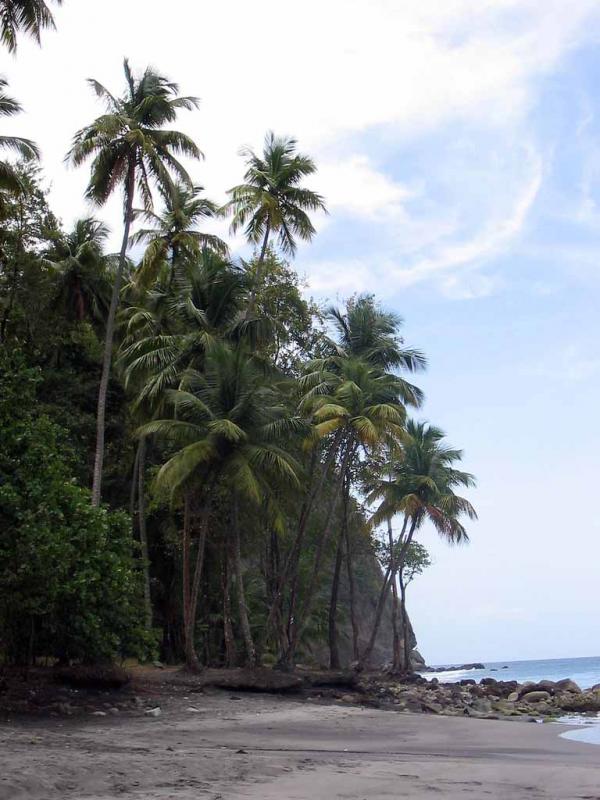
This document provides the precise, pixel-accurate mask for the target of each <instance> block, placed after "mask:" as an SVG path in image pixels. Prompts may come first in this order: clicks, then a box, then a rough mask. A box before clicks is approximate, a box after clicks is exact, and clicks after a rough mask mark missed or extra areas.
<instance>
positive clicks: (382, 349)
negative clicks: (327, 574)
mask: <svg viewBox="0 0 600 800" xmlns="http://www.w3.org/2000/svg"><path fill="white" fill-rule="evenodd" d="M327 316H328V318H329V320H330V321H331V322H332V323H333V326H334V329H335V330H336V332H337V337H336V338H332V337H329V336H325V337H323V340H322V349H323V352H324V355H323V357H322V358H320V359H314V360H313V361H312V362H310V363H309V364H308V365H307V368H306V374H305V375H304V376H303V378H302V381H301V388H302V391H303V392H304V393H305V395H304V398H303V401H302V408H303V410H304V411H305V412H306V413H311V414H312V413H313V412H318V414H319V415H320V416H321V419H317V418H315V422H317V423H318V424H317V425H316V427H315V434H316V439H317V440H325V439H331V442H330V445H329V447H328V449H327V451H326V455H325V458H324V459H323V462H322V464H321V465H320V469H317V470H316V471H315V473H316V474H315V480H313V482H312V486H311V489H310V491H309V493H308V495H307V497H306V499H305V501H304V504H303V506H302V509H301V511H300V515H299V520H298V528H297V531H296V536H295V540H294V543H293V545H292V548H291V550H290V553H289V554H288V558H287V561H286V564H285V566H284V569H283V571H282V573H281V576H280V579H279V589H278V592H277V594H276V601H275V602H274V603H273V605H272V608H271V613H270V615H269V620H268V623H267V629H268V628H269V623H272V622H273V620H274V619H275V618H276V615H277V614H278V612H279V606H280V605H281V603H282V601H283V589H284V587H286V586H289V587H290V603H289V606H290V609H289V614H288V619H289V620H291V619H292V617H294V616H295V606H296V599H297V590H298V579H299V569H298V567H299V559H300V553H301V551H302V547H303V542H304V536H305V532H306V529H307V525H308V520H309V517H310V514H311V511H312V509H313V508H314V507H315V505H316V503H317V501H318V499H319V497H320V496H321V493H322V492H323V490H324V487H325V485H326V484H327V480H328V474H329V472H330V470H331V469H332V467H333V465H334V464H335V462H336V459H337V457H338V454H339V453H340V452H342V451H343V450H344V449H346V451H347V456H348V457H347V459H346V462H345V463H346V466H345V468H344V469H345V470H346V473H347V474H344V470H341V471H339V477H340V481H341V483H344V482H345V485H346V489H347V491H348V492H350V488H351V483H352V481H351V478H350V470H351V467H352V461H353V458H354V457H355V454H356V452H357V450H358V448H360V447H362V448H363V449H364V447H365V446H367V447H368V446H370V444H369V443H368V441H367V439H368V437H369V431H370V433H371V434H372V435H373V434H374V432H375V439H377V437H378V435H379V432H381V431H382V430H383V427H385V426H381V425H380V424H379V423H378V424H376V425H374V426H373V427H370V425H369V422H370V420H369V419H368V417H369V415H370V414H371V412H372V411H373V412H374V413H377V412H376V410H375V407H376V405H377V404H375V406H374V408H373V409H370V408H369V407H368V404H367V402H366V398H367V396H368V392H367V393H364V392H363V389H366V383H367V382H368V381H371V382H372V386H371V387H370V389H369V390H368V391H371V390H372V389H373V388H374V387H375V383H374V382H375V380H378V381H379V383H380V386H379V388H381V387H382V386H383V385H384V384H385V383H386V382H387V384H388V387H389V388H390V391H389V393H388V394H387V396H386V398H385V401H386V402H387V401H390V402H391V403H392V404H395V413H398V414H399V417H398V419H399V420H400V427H401V420H403V419H404V406H405V405H410V406H416V407H418V406H419V405H420V404H421V402H422V400H423V394H422V392H421V391H420V389H418V388H417V387H416V386H414V385H413V384H411V383H409V382H408V381H406V380H405V379H404V378H402V377H400V376H392V375H390V373H389V372H386V370H388V369H391V368H396V369H401V370H404V371H409V372H415V371H419V370H422V369H424V368H425V364H426V361H425V357H424V356H423V354H422V353H421V352H420V351H418V350H414V349H409V348H405V347H404V343H403V341H402V339H401V338H400V336H399V328H400V325H401V323H402V321H401V319H400V318H399V317H398V316H397V315H395V314H390V313H388V312H385V311H383V310H382V309H381V308H380V307H379V306H378V305H377V304H376V303H375V301H374V299H373V298H372V297H371V296H369V295H364V296H360V297H358V298H353V299H351V300H350V301H349V302H348V303H347V305H346V309H345V311H344V312H342V311H339V310H338V309H335V308H330V309H329V311H328V312H327ZM356 379H358V381H359V383H358V384H357V383H356ZM353 392H356V394H357V396H356V397H354V398H352V397H351V395H352V393H353ZM336 394H337V395H338V396H337V397H336V396H334V395H336ZM327 398H328V399H327ZM338 401H341V405H342V408H341V409H340V408H338V409H337V410H335V406H336V405H338ZM382 401H383V396H382V395H381V393H380V394H379V399H378V401H377V402H378V403H381V402H382ZM361 402H362V411H365V410H366V409H368V413H367V415H366V422H365V415H364V414H363V413H362V411H360V410H358V409H359V408H360V405H361ZM345 403H348V406H347V407H346V408H344V407H343V406H344V404H345ZM353 403H355V406H354V409H352V405H353ZM330 412H333V414H334V416H335V414H336V413H337V414H340V415H341V416H340V417H339V419H337V420H335V419H334V416H332V417H331V418H329V417H328V416H327V418H326V415H328V414H329V413H330ZM361 425H363V431H362V432H360V434H357V432H356V430H355V431H352V429H353V427H354V426H361ZM396 434H398V430H396ZM350 440H352V442H353V444H352V443H351V441H350ZM371 444H372V442H371ZM340 485H341V484H340ZM336 499H337V493H334V496H333V498H332V500H333V501H334V502H335V500H336ZM344 508H345V509H347V508H348V503H347V502H344ZM333 510H334V507H333V505H332V506H331V511H328V513H327V514H326V524H325V526H324V528H325V531H327V529H328V525H329V519H330V516H331V514H332V513H333ZM346 523H347V521H346V520H344V521H343V527H344V528H347V524H346ZM342 535H344V538H346V550H347V552H346V559H347V569H348V573H349V580H350V584H351V585H353V575H352V569H353V566H352V554H351V550H350V547H349V546H348V544H349V538H348V537H347V536H345V534H343V532H342V534H340V536H342ZM320 555H321V551H318V558H320ZM319 563H320V562H319ZM313 575H314V573H313ZM334 577H335V574H334ZM309 596H310V595H309ZM310 602H312V600H311V601H310ZM336 603H337V598H336V597H335V596H333V595H332V603H331V607H330V615H332V616H334V613H335V612H334V610H333V611H332V607H333V609H334V608H335V605H336ZM352 624H353V630H354V631H356V630H357V623H356V620H355V619H353V620H352ZM288 627H289V626H288ZM334 627H335V625H334V622H333V620H332V621H331V628H332V630H333V628H334ZM334 637H335V632H333V636H332V638H334ZM292 638H293V637H292ZM334 660H335V659H334ZM286 666H291V664H290V663H289V658H288V660H287V664H286Z"/></svg>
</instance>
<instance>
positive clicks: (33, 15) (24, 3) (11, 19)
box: [0, 0, 62, 53]
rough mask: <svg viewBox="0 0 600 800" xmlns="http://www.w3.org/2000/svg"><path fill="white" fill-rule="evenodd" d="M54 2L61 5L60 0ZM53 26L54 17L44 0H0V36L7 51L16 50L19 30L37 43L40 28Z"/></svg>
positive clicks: (12, 51)
mask: <svg viewBox="0 0 600 800" xmlns="http://www.w3.org/2000/svg"><path fill="white" fill-rule="evenodd" d="M54 2H55V3H56V5H57V6H60V5H62V0H54ZM54 27H55V25H54V17H53V16H52V12H51V11H50V9H49V8H48V4H47V3H45V2H44V0H0V38H1V39H2V43H3V44H4V45H5V46H6V47H7V48H8V50H9V52H11V53H14V52H15V51H16V49H17V34H18V33H20V32H21V31H23V33H26V34H28V35H29V36H32V37H33V38H34V39H35V40H36V41H37V42H38V44H39V42H40V35H41V32H42V30H43V29H44V28H52V29H53V28H54Z"/></svg>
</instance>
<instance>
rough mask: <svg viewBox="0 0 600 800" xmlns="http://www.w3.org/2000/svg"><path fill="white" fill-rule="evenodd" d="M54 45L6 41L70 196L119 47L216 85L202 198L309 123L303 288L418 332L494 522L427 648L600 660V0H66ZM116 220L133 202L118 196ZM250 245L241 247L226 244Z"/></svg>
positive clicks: (469, 553)
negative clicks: (313, 205)
mask: <svg viewBox="0 0 600 800" xmlns="http://www.w3.org/2000/svg"><path fill="white" fill-rule="evenodd" d="M55 16H56V22H57V28H58V30H57V32H56V33H48V34H45V35H44V40H43V48H42V49H39V48H37V47H36V46H35V45H34V44H33V43H27V42H22V43H21V44H20V46H19V53H18V55H17V57H16V58H12V57H9V56H8V55H7V54H6V53H2V59H3V62H4V63H3V64H2V65H1V66H0V72H2V73H3V74H5V75H6V77H7V78H8V80H9V84H10V88H11V92H12V94H14V95H15V96H16V97H18V98H19V100H20V101H21V102H22V103H23V105H24V106H25V109H26V113H24V114H22V115H21V116H19V117H18V118H15V119H14V120H11V121H9V122H8V123H6V122H4V123H3V125H4V128H5V132H6V133H14V134H16V133H19V134H21V135H26V136H29V137H31V138H34V139H35V140H36V141H37V142H38V143H39V144H40V146H41V148H42V151H43V164H44V169H45V174H46V177H47V179H48V182H49V184H50V186H51V202H52V205H53V208H54V209H55V210H56V212H57V213H58V214H59V216H60V217H61V218H62V220H63V221H64V223H65V224H66V225H69V224H70V223H71V222H72V221H73V220H74V219H75V218H77V217H80V216H82V215H86V214H88V213H90V209H89V207H87V206H86V204H85V202H84V201H83V200H82V195H83V189H84V187H85V183H86V177H87V176H86V170H85V169H80V170H72V169H67V168H66V167H65V166H64V164H63V158H64V155H65V152H66V150H67V149H68V146H69V143H70V140H71V138H72V136H73V134H74V132H75V131H76V130H77V129H78V128H80V127H81V126H83V125H85V124H86V123H87V122H89V121H90V120H91V119H93V117H94V116H96V115H98V113H99V112H100V110H101V107H100V106H99V105H98V102H97V100H96V98H95V97H94V95H93V93H92V92H91V91H90V89H89V87H88V86H87V85H86V83H85V79H86V78H87V77H94V78H97V79H98V80H100V81H101V82H102V83H104V84H105V85H106V86H107V87H109V88H110V89H111V90H112V91H113V92H115V93H119V92H120V91H121V87H122V86H123V77H122V58H123V57H124V56H128V57H129V59H130V61H131V64H132V66H133V67H134V69H141V68H143V67H145V66H146V65H147V64H152V65H153V66H155V67H157V68H158V69H160V70H161V71H162V72H164V73H166V74H167V75H169V76H170V77H171V78H173V79H174V80H176V81H178V82H179V84H180V87H181V92H182V93H185V94H193V95H198V96H199V97H200V99H201V105H200V109H199V110H198V111H195V112H193V113H183V114H182V115H181V117H180V119H179V120H178V124H177V126H178V127H179V128H180V129H181V130H184V131H185V132H187V133H189V134H190V135H192V136H193V137H194V139H195V140H196V141H197V142H198V144H199V145H200V147H201V149H202V150H203V152H204V154H205V160H204V161H203V162H201V163H198V164H192V165H190V170H191V172H192V174H193V177H194V179H195V180H196V181H197V182H199V183H200V184H202V185H203V186H205V187H206V190H207V194H208V196H210V197H212V198H214V199H215V200H217V201H223V200H224V199H225V191H226V189H227V188H229V187H230V186H232V185H234V184H235V183H237V182H239V181H240V179H241V175H242V167H243V164H242V161H241V159H240V157H239V155H238V150H239V147H240V146H241V145H250V146H252V147H260V145H261V142H262V139H263V136H264V133H265V131H267V130H268V129H273V130H274V131H275V132H277V133H280V134H289V135H294V136H295V137H297V139H298V141H299V147H300V149H301V150H302V151H303V152H307V153H309V154H310V155H311V156H313V157H314V159H315V160H316V162H317V164H318V167H319V170H318V173H317V174H316V175H315V176H314V177H313V178H312V179H311V181H310V188H314V189H315V190H317V191H320V192H321V193H322V194H323V195H324V196H325V198H326V201H327V205H328V208H329V212H330V213H329V215H328V216H327V217H325V216H321V217H319V218H318V219H316V220H315V223H316V226H317V229H318V235H317V236H316V238H315V239H314V241H313V242H312V243H311V244H310V245H302V246H301V247H300V248H299V252H298V256H297V259H296V267H297V269H298V270H299V272H300V273H301V274H302V275H304V276H306V279H307V282H308V289H307V291H308V293H309V294H311V295H312V296H313V297H315V298H316V299H318V300H325V299H328V300H331V301H334V302H341V301H343V299H344V298H346V297H347V296H348V295H349V294H351V293H353V292H363V291H365V292H373V293H375V295H376V296H377V297H378V298H380V299H381V301H382V303H383V304H384V305H385V306H386V307H387V308H389V309H393V310H395V311H397V312H398V313H400V314H401V315H402V317H403V318H404V320H405V324H404V336H405V339H406V341H407V343H409V344H411V345H413V346H417V347H419V348H420V349H422V350H424V351H425V352H426V354H427V356H428V359H429V369H428V372H427V373H426V374H425V375H424V376H422V377H421V376H420V377H419V383H420V385H421V386H422V387H423V389H424V390H425V392H426V395H427V401H426V403H425V406H424V408H423V409H421V410H420V411H419V412H417V416H418V417H420V418H424V419H427V420H429V421H431V422H432V423H435V424H436V425H439V426H440V427H442V428H443V429H444V430H445V431H446V432H447V434H448V438H449V441H450V442H451V443H452V444H454V445H456V446H458V447H461V448H463V449H464V453H465V455H464V467H465V468H466V469H468V470H469V471H471V472H473V473H475V475H476V476H477V480H478V487H477V489H475V490H473V491H472V492H470V494H469V497H470V499H471V500H472V502H473V503H474V505H475V506H476V508H477V511H478V514H479V521H478V522H477V523H475V524H472V525H471V526H470V528H469V530H470V536H471V542H470V544H469V545H468V546H466V547H460V548H451V547H448V546H447V545H446V544H445V543H443V542H441V541H440V540H439V539H437V538H436V536H435V535H434V534H433V533H432V532H431V531H423V533H422V541H423V543H424V544H425V545H426V546H427V547H428V548H429V549H430V552H431V555H432V559H433V562H434V563H433V566H432V567H431V568H430V569H429V570H428V571H427V573H426V574H424V575H423V576H422V577H421V578H419V579H418V580H417V581H415V583H414V584H413V585H412V586H411V587H410V590H409V598H408V608H409V613H410V614H411V616H412V620H413V625H414V627H415V630H416V633H417V637H418V640H419V647H420V650H421V652H422V653H423V655H424V656H425V658H426V660H427V661H428V662H429V663H431V664H446V663H460V662H464V661H474V660H477V661H480V660H483V661H485V660H509V659H520V658H523V659H525V658H553V657H569V656H584V655H598V654H600V614H598V602H599V601H598V597H597V586H598V584H599V577H600V519H599V515H598V512H597V509H596V507H595V499H596V497H597V492H598V477H599V469H598V468H599V460H600V458H599V454H598V451H599V448H598V442H599V441H600V436H599V434H600V414H599V402H598V401H599V394H600V391H599V390H600V348H599V344H600V315H599V314H598V303H599V300H600V295H599V289H600V271H599V266H598V263H599V257H600V144H599V143H600V136H599V135H600V83H599V82H598V75H599V74H600V48H599V41H600V5H599V4H598V2H597V0H570V2H569V3H568V4H567V3H565V2H564V0H419V2H418V3H415V2H413V0H327V2H322V0H321V1H320V2H316V0H304V2H303V3H301V4H297V3H294V4H292V3H282V2H281V1H280V0H278V1H276V0H254V2H252V3H247V2H242V0H220V2H214V0H213V1H212V2H211V1H210V0H209V2H205V3H190V2H189V0H170V2H169V3H168V4H166V3H164V2H163V1H162V0H160V1H159V0H127V2H124V0H85V2H81V0H80V2H76V0H65V2H64V5H63V6H62V8H60V9H59V10H57V12H56V15H55ZM100 213H101V215H102V216H103V218H105V219H106V220H107V221H108V222H109V223H110V224H111V225H112V226H113V230H114V237H113V244H114V246H115V249H116V247H117V243H118V238H119V215H120V206H119V203H118V201H116V200H115V202H114V203H111V204H109V205H108V206H107V207H106V208H105V209H103V210H102V211H101V212H100ZM233 244H234V246H235V247H241V246H242V242H241V241H240V240H239V239H237V240H234V241H233Z"/></svg>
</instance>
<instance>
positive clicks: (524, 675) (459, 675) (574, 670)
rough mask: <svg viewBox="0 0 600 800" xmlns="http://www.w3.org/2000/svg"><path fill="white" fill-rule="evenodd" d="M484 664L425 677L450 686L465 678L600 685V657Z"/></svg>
mask: <svg viewBox="0 0 600 800" xmlns="http://www.w3.org/2000/svg"><path fill="white" fill-rule="evenodd" d="M481 663H485V669H472V670H445V671H444V672H436V673H432V672H426V673H425V672H424V673H423V675H425V677H427V678H438V680H439V681H440V682H449V683H454V682H457V681H460V680H462V679H463V678H472V679H473V680H476V681H478V682H479V681H480V680H481V679H482V678H495V679H496V680H499V681H500V680H502V681H518V682H519V683H524V682H525V681H542V680H548V681H560V680H562V679H563V678H571V680H574V681H575V683H577V684H578V685H579V686H580V687H581V688H582V689H589V688H590V687H591V686H594V685H595V684H596V683H600V656H588V657H586V658H551V659H545V660H541V661H533V660H532V661H495V662H491V661H490V662H481Z"/></svg>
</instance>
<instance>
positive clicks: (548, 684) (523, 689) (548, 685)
mask: <svg viewBox="0 0 600 800" xmlns="http://www.w3.org/2000/svg"><path fill="white" fill-rule="evenodd" d="M517 691H518V692H519V697H523V695H526V694H528V693H530V692H547V693H548V694H550V695H553V694H555V693H556V691H557V685H556V684H555V683H554V681H539V682H538V683H533V682H532V681H527V682H526V683H524V684H522V686H520V687H519V688H518V689H517Z"/></svg>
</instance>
